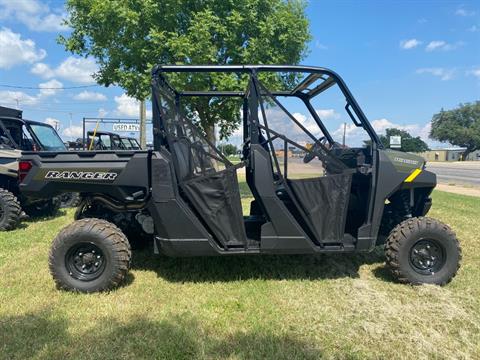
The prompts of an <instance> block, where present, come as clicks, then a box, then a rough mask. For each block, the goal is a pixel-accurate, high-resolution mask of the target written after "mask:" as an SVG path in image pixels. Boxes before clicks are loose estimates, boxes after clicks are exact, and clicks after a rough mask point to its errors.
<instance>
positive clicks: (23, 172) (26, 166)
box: [18, 161, 32, 182]
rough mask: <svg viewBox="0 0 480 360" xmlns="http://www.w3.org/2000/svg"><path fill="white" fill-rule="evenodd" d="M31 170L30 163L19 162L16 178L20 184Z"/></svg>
mask: <svg viewBox="0 0 480 360" xmlns="http://www.w3.org/2000/svg"><path fill="white" fill-rule="evenodd" d="M31 168H32V163H31V162H30V161H20V162H19V163H18V178H19V180H20V182H22V181H23V179H25V177H26V176H27V174H28V172H29V171H30V169H31Z"/></svg>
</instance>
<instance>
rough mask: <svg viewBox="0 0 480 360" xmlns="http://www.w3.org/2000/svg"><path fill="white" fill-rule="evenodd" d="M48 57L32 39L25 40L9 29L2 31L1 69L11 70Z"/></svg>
mask: <svg viewBox="0 0 480 360" xmlns="http://www.w3.org/2000/svg"><path fill="white" fill-rule="evenodd" d="M46 55H47V52H46V51H45V50H43V49H37V48H36V45H35V42H34V41H33V40H31V39H25V40H23V39H22V37H21V35H20V34H17V33H14V32H13V31H12V30H10V29H8V28H2V29H1V30H0V69H10V68H11V67H12V66H15V65H17V64H21V63H30V64H31V63H34V62H36V61H40V60H42V59H43V58H44V57H45V56H46Z"/></svg>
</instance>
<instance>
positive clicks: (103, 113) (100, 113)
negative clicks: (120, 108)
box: [97, 108, 108, 118]
mask: <svg viewBox="0 0 480 360" xmlns="http://www.w3.org/2000/svg"><path fill="white" fill-rule="evenodd" d="M107 115H108V111H107V110H105V109H104V108H100V109H98V116H97V117H99V118H103V117H105V116H107Z"/></svg>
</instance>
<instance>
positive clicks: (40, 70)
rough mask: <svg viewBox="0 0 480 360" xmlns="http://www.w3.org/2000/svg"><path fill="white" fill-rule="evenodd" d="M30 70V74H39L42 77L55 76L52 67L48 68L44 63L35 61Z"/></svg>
mask: <svg viewBox="0 0 480 360" xmlns="http://www.w3.org/2000/svg"><path fill="white" fill-rule="evenodd" d="M30 72H31V73H32V74H35V75H38V76H40V77H41V78H43V79H48V78H51V77H54V76H55V72H54V71H52V69H50V67H49V66H48V65H47V64H44V63H36V64H35V65H33V67H32V69H31V70H30Z"/></svg>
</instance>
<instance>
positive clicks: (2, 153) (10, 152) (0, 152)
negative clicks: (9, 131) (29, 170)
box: [0, 149, 22, 159]
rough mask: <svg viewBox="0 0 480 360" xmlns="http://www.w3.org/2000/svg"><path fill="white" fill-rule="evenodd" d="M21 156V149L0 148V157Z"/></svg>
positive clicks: (11, 157)
mask: <svg viewBox="0 0 480 360" xmlns="http://www.w3.org/2000/svg"><path fill="white" fill-rule="evenodd" d="M21 156H22V151H21V150H15V149H0V158H7V159H20V157H21Z"/></svg>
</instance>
